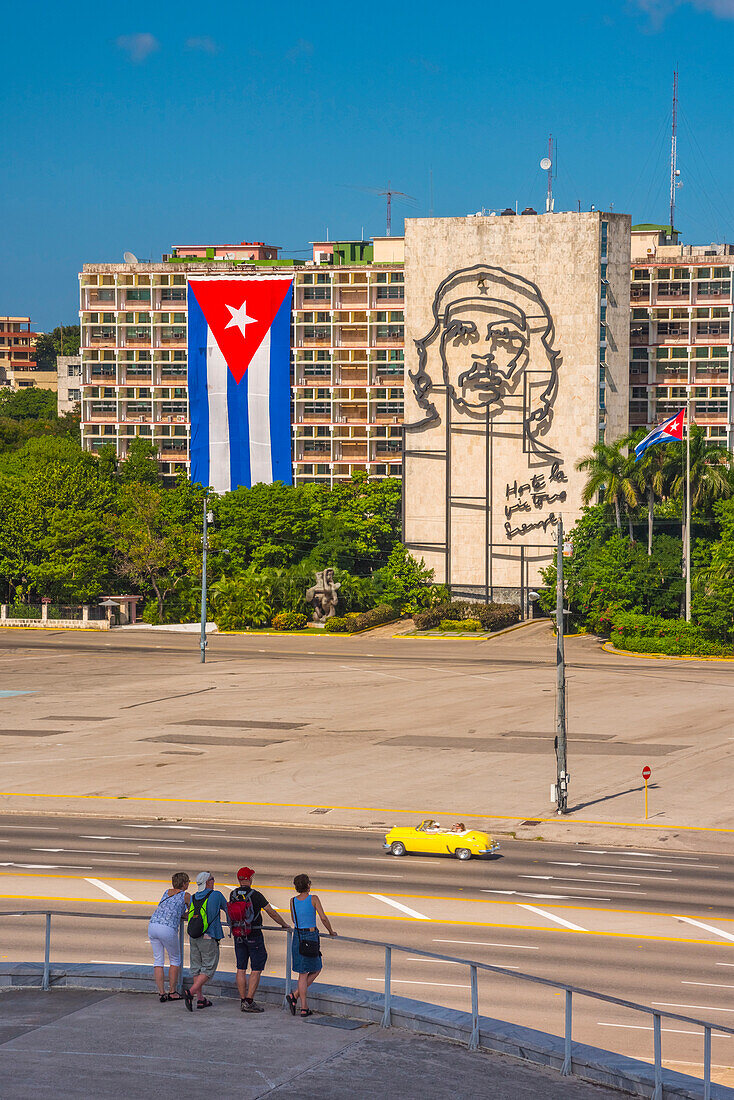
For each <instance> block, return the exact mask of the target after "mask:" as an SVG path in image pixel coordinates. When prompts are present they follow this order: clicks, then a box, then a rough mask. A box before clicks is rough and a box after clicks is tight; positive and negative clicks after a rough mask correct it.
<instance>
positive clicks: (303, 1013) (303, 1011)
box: [301, 1008, 313, 1020]
mask: <svg viewBox="0 0 734 1100" xmlns="http://www.w3.org/2000/svg"><path fill="white" fill-rule="evenodd" d="M306 1016H313V1012H312V1011H311V1009H310V1008H302V1009H301V1019H302V1020H303V1019H305V1017H306Z"/></svg>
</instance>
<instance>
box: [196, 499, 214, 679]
mask: <svg viewBox="0 0 734 1100" xmlns="http://www.w3.org/2000/svg"><path fill="white" fill-rule="evenodd" d="M208 504H209V494H208V493H207V492H204V518H203V523H202V530H203V537H202V542H201V641H200V642H199V648H200V649H201V663H202V664H204V663H205V662H206V554H207V550H208V549H209V543H208V541H207V527H208V524H210V523H213V522H214V514H213V513H212V512H209V511H207V506H208Z"/></svg>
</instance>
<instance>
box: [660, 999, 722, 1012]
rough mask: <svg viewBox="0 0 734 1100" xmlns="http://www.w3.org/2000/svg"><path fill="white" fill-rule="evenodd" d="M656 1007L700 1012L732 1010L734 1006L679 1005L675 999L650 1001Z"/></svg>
mask: <svg viewBox="0 0 734 1100" xmlns="http://www.w3.org/2000/svg"><path fill="white" fill-rule="evenodd" d="M650 1004H653V1005H657V1006H658V1008H695V1009H696V1011H697V1012H698V1011H700V1012H734V1008H714V1007H713V1006H712V1005H680V1004H678V1002H677V1001H651V1002H650Z"/></svg>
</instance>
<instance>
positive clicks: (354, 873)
mask: <svg viewBox="0 0 734 1100" xmlns="http://www.w3.org/2000/svg"><path fill="white" fill-rule="evenodd" d="M313 873H314V874H315V875H342V876H343V877H345V878H346V877H347V876H348V877H349V878H352V877H353V876H358V877H359V878H386V877H388V876H389V877H390V878H405V875H393V874H391V873H390V872H389V871H387V872H383V873H382V874H381V875H373V874H372V872H371V871H352V870H349V871H320V870H319V869H318V867H314V869H313Z"/></svg>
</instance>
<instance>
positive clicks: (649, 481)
mask: <svg viewBox="0 0 734 1100" xmlns="http://www.w3.org/2000/svg"><path fill="white" fill-rule="evenodd" d="M646 434H647V433H646V430H645V429H644V428H640V429H638V430H637V431H636V432H633V433H632V435H630V436H628V437H627V439H626V440H625V445H626V446H627V447H629V451H630V457H632V454H633V450H634V447H635V444H637V443H639V442H640V440H642V439H644V437H645V435H646ZM666 450H667V449H666V448H665V447H661V446H655V447H648V448H647V450H646V451H644V452H643V454H642V456H641V457H640V458H639V459H637V460H636V462H635V464H634V467H633V469H632V474H631V476H632V478H633V480H634V482H635V485H636V486H637V489H638V491H639V493H640V496H641V497H644V498H646V499H647V556H648V557H652V532H653V523H654V520H655V501H656V500H662V499H663V497H664V496H665V495H666V489H667V481H668V479H667V476H666V471H667V464H668V458H667V453H666Z"/></svg>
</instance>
